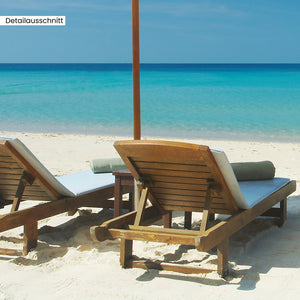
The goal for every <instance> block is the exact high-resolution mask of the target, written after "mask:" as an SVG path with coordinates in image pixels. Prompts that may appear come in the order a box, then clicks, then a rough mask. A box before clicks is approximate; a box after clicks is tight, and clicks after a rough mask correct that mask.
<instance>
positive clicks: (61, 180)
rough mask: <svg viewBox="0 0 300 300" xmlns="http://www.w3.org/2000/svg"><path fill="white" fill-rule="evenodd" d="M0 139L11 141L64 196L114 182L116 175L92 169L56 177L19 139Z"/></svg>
mask: <svg viewBox="0 0 300 300" xmlns="http://www.w3.org/2000/svg"><path fill="white" fill-rule="evenodd" d="M0 139H2V140H6V141H9V143H10V144H11V145H12V146H13V147H14V148H15V149H16V150H17V151H18V152H19V153H20V154H21V155H22V156H23V157H24V158H25V159H26V160H27V161H28V163H29V164H30V165H31V166H32V167H33V168H34V169H35V170H36V171H38V172H39V173H40V175H41V176H42V177H43V178H44V179H45V180H46V181H47V182H48V183H49V184H50V185H51V187H52V188H53V189H54V190H55V191H57V193H58V194H60V195H62V196H68V197H73V196H77V195H81V194H84V193H88V192H91V191H95V190H98V189H102V188H105V187H108V186H111V185H113V184H114V176H113V175H112V174H111V173H107V174H94V173H93V172H91V171H90V170H89V171H84V172H78V173H73V174H68V175H64V176H60V177H54V176H53V175H52V174H51V173H50V172H49V171H48V170H47V169H46V168H45V167H44V166H43V165H42V164H41V162H40V161H39V160H38V159H37V158H36V157H35V156H34V154H33V153H32V152H31V151H30V150H29V149H28V148H27V147H26V146H25V145H24V144H23V143H22V142H21V141H20V140H19V139H17V138H7V137H0ZM73 181H74V182H73Z"/></svg>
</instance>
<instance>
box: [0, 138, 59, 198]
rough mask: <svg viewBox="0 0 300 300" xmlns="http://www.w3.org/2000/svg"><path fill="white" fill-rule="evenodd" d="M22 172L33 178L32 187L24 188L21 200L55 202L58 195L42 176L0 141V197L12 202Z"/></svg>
mask: <svg viewBox="0 0 300 300" xmlns="http://www.w3.org/2000/svg"><path fill="white" fill-rule="evenodd" d="M24 171H27V172H28V173H30V174H32V175H33V176H34V178H35V180H34V183H33V184H32V185H28V186H26V188H25V191H24V194H23V197H22V199H23V200H45V201H49V200H55V199H58V198H60V195H59V194H58V193H57V192H56V191H55V190H54V189H53V188H52V187H51V185H50V184H49V183H48V182H47V181H46V180H45V179H44V178H43V176H42V175H41V174H40V173H39V172H38V171H37V170H36V169H35V168H34V167H33V166H32V165H31V164H30V163H29V162H28V161H27V160H26V159H25V158H24V157H23V156H22V155H21V154H20V153H19V152H18V151H17V150H16V149H15V148H14V147H13V146H12V145H11V144H10V143H9V141H8V140H0V197H1V198H2V200H4V201H12V200H13V198H14V196H15V193H16V191H17V187H18V184H19V181H20V178H21V176H22V174H23V172H24Z"/></svg>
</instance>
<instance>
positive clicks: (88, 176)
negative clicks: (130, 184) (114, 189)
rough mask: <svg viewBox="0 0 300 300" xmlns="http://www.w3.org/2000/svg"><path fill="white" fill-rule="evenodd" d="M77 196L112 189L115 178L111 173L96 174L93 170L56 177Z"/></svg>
mask: <svg viewBox="0 0 300 300" xmlns="http://www.w3.org/2000/svg"><path fill="white" fill-rule="evenodd" d="M56 179H57V181H59V182H60V183H61V184H62V185H63V186H65V187H66V188H67V189H68V190H69V191H71V192H72V193H73V194H74V195H75V196H78V195H81V194H85V193H88V192H93V191H97V190H101V189H104V188H107V187H111V186H113V185H114V184H115V177H114V176H113V175H112V174H111V173H104V174H94V173H93V172H92V171H91V170H87V171H82V172H77V173H72V174H68V175H63V176H59V177H56Z"/></svg>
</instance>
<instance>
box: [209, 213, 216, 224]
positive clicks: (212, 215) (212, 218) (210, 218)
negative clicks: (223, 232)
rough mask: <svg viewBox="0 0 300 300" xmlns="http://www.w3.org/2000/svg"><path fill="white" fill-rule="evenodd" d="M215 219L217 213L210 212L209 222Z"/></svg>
mask: <svg viewBox="0 0 300 300" xmlns="http://www.w3.org/2000/svg"><path fill="white" fill-rule="evenodd" d="M214 220H215V214H214V213H210V214H209V216H208V221H209V222H213V221H214Z"/></svg>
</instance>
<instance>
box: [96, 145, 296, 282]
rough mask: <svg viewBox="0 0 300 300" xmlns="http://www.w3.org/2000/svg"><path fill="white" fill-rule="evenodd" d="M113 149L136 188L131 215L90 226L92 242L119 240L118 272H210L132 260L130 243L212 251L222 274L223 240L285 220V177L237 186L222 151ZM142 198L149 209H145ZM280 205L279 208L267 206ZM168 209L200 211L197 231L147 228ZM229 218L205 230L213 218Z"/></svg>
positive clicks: (288, 185) (289, 188)
mask: <svg viewBox="0 0 300 300" xmlns="http://www.w3.org/2000/svg"><path fill="white" fill-rule="evenodd" d="M114 146H115V148H116V149H117V151H118V152H119V154H120V156H121V158H122V159H123V161H124V162H125V164H126V165H127V167H128V169H129V170H130V171H131V173H132V175H133V176H134V178H135V179H136V180H137V182H138V184H139V186H140V187H141V197H140V200H139V203H138V208H137V210H136V211H133V212H130V213H128V214H126V215H123V216H120V217H117V218H114V219H112V220H109V221H107V222H104V223H103V224H102V225H101V226H94V227H92V228H91V236H92V238H93V240H95V241H103V240H105V239H116V238H120V239H121V249H120V262H121V265H122V266H123V267H124V268H128V267H141V268H145V269H147V268H156V269H159V270H171V271H177V272H183V273H203V272H204V273H208V272H212V271H213V270H211V269H203V268H200V267H195V266H184V265H179V264H177V265H176V264H170V263H165V262H153V261H150V260H139V259H134V258H133V256H132V241H133V240H140V241H151V242H163V243H173V244H183V245H193V246H195V247H196V248H197V250H199V251H209V250H210V249H212V248H213V247H217V256H218V260H217V261H218V264H217V271H218V273H219V274H220V275H221V276H223V277H224V276H226V274H227V273H228V269H229V268H228V241H229V237H230V236H231V235H232V234H234V233H235V232H237V231H238V230H240V229H241V228H243V227H244V226H245V225H247V224H248V223H250V222H251V221H252V220H254V219H255V218H256V217H258V216H262V215H264V216H273V217H278V218H279V223H280V225H282V224H283V222H284V221H285V218H286V198H287V196H288V195H289V194H291V193H292V192H294V191H295V189H296V183H295V181H291V180H289V179H286V178H273V179H271V180H261V181H246V182H240V183H238V182H237V180H236V178H235V176H234V174H233V171H232V168H231V166H230V164H229V162H228V160H227V158H226V156H225V154H224V152H222V151H217V150H211V149H210V148H209V147H207V146H201V145H195V144H187V143H178V142H169V141H120V142H116V143H115V145H114ZM147 199H148V200H149V201H150V203H151V204H150V205H147ZM277 203H280V207H279V208H273V206H274V205H275V204H277ZM172 211H184V212H185V227H186V228H187V229H190V228H191V213H192V212H202V213H203V218H202V222H201V226H200V230H199V231H198V230H197V231H195V230H186V229H172V228H161V227H154V226H152V227H149V226H146V225H150V224H152V223H153V222H154V221H156V220H158V219H160V218H162V216H164V215H169V214H170V212H172ZM215 213H218V214H227V215H230V217H229V218H227V219H226V220H224V221H221V222H219V223H217V224H216V225H213V226H211V227H209V220H210V218H211V217H212V216H213V214H215Z"/></svg>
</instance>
